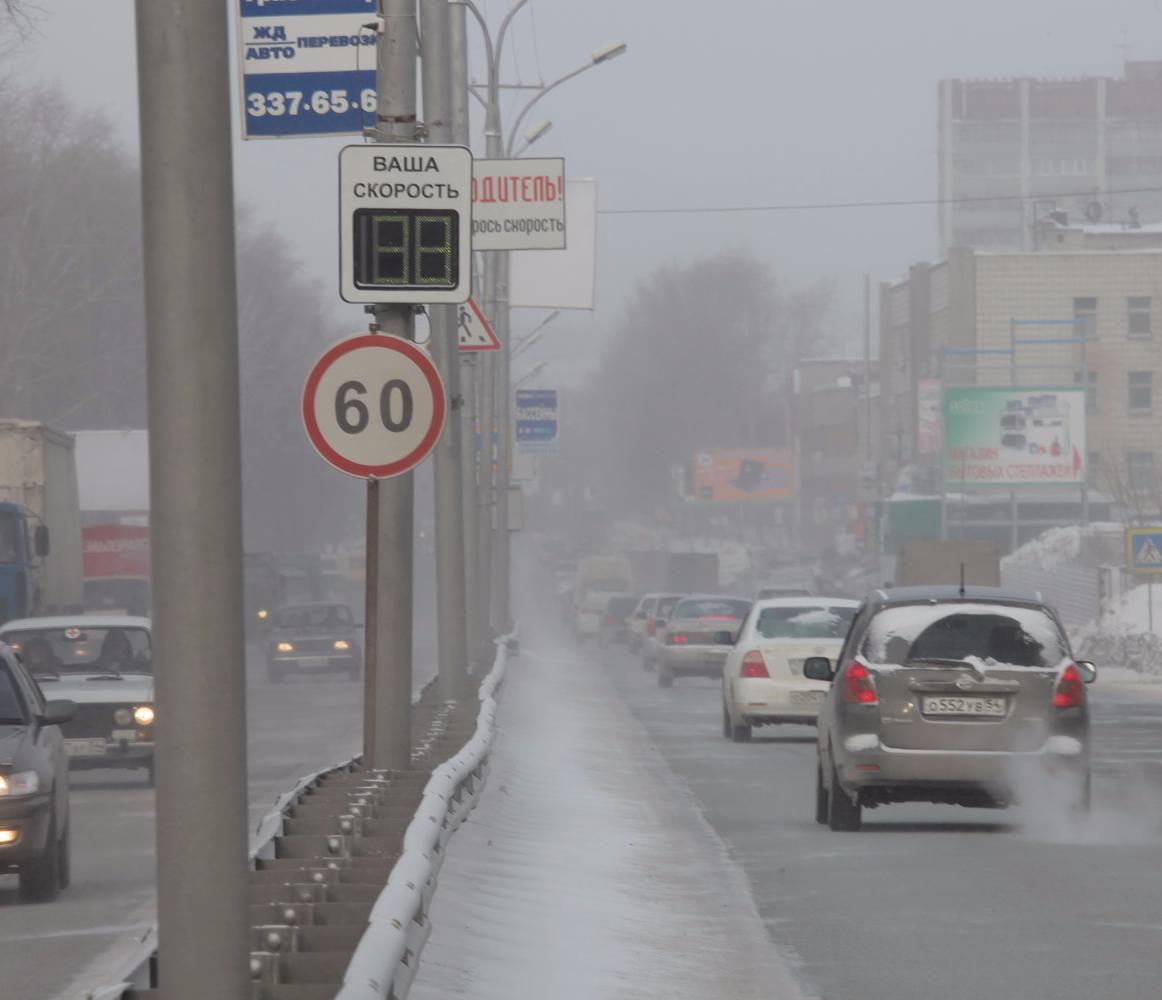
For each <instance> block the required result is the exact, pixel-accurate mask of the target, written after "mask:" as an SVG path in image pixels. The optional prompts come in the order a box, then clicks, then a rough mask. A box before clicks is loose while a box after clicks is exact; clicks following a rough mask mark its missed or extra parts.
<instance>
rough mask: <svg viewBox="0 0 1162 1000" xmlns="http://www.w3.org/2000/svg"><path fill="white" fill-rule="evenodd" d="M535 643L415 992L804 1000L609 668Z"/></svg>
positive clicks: (513, 685) (448, 872) (517, 670)
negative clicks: (619, 693)
mask: <svg viewBox="0 0 1162 1000" xmlns="http://www.w3.org/2000/svg"><path fill="white" fill-rule="evenodd" d="M523 647H524V648H523V651H522V654H521V657H520V659H519V660H517V661H516V662H515V663H513V664H512V666H511V667H510V669H509V673H508V679H507V681H506V691H505V699H504V704H503V705H502V707H501V712H500V717H499V732H498V738H497V742H496V744H495V748H494V750H493V756H492V772H491V775H490V777H489V782H488V786H487V788H486V789H485V791H484V794H483V796H482V798H481V800H480V802H479V803H478V804H477V807H476V810H475V811H474V812H473V813H472V815H471V817H470V819H469V821H468V822H467V823H466V824H465V826H464V827H463V828H462V829H461V831H460V832H459V833H458V834H457V836H456V837H455V838H454V839H453V840H452V841H451V843H450V845H449V851H448V858H447V861H446V862H445V864H444V867H443V868H442V869H441V872H440V891H439V892H438V893H437V894H436V897H435V902H434V904H433V906H432V926H433V931H432V936H431V939H430V940H429V942H428V945H427V948H426V950H425V952H424V961H423V963H422V964H421V966H420V970H419V974H418V976H417V979H416V982H415V985H414V986H413V987H412V991H411V994H410V997H411V1000H450V998H454V997H466V998H469V1000H516V998H529V1000H534V998H535V1000H542V998H543V1000H647V998H648V1000H653V998H657V997H665V998H666V1000H704V998H707V997H729V998H731V1000H760V998H761V1000H798V998H800V996H801V994H800V993H799V991H798V989H797V987H796V986H795V984H794V981H793V979H792V977H791V974H790V972H789V971H788V969H787V967H786V965H785V963H784V962H783V960H782V958H781V957H780V955H779V952H778V951H777V949H776V948H775V946H774V945H773V944H772V942H771V940H770V938H769V937H768V936H767V933H766V930H765V928H764V926H763V923H762V920H761V919H760V917H759V915H758V912H757V910H756V908H755V904H754V901H753V899H752V897H751V894H750V889H749V886H748V884H747V882H746V880H745V878H744V876H743V875H742V874H741V872H740V871H739V870H738V869H737V868H736V867H735V866H734V864H733V863H732V862H731V861H730V860H729V858H728V857H727V854H726V850H725V847H724V846H723V844H722V842H721V841H720V840H719V839H718V838H717V837H716V836H715V834H714V833H713V831H712V830H711V829H710V827H709V825H708V824H707V823H706V821H705V819H704V818H703V817H702V815H701V814H700V813H699V812H698V810H697V808H696V806H695V805H694V803H693V802H692V801H691V799H690V797H689V793H688V792H687V791H686V790H685V789H684V788H683V787H682V786H681V785H680V784H679V782H678V781H677V779H676V778H674V776H673V774H672V773H671V771H670V769H669V768H668V766H667V765H666V763H665V761H664V760H663V759H662V757H661V755H660V754H659V752H658V750H657V748H656V747H655V746H653V745H652V744H650V743H649V742H648V741H647V739H646V737H645V734H644V732H643V730H642V729H641V727H640V725H639V724H638V723H637V722H636V720H634V718H633V717H632V715H631V714H630V712H629V710H628V708H627V707H626V706H625V704H624V702H622V701H621V700H620V699H619V698H618V697H617V695H616V694H615V693H614V691H613V689H612V686H611V685H610V683H609V681H608V680H607V679H606V678H605V676H604V674H603V673H602V672H601V671H600V670H598V669H596V664H594V663H592V662H590V661H589V660H587V659H585V658H583V657H582V656H579V655H576V654H572V653H571V652H570V651H568V650H566V649H558V648H556V647H555V646H553V645H551V644H550V640H548V639H547V638H540V639H539V640H538V639H536V638H534V639H531V640H526V642H525V643H524V644H523Z"/></svg>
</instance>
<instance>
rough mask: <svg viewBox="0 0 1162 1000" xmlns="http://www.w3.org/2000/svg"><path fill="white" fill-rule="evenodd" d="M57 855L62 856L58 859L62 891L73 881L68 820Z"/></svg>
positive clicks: (58, 875)
mask: <svg viewBox="0 0 1162 1000" xmlns="http://www.w3.org/2000/svg"><path fill="white" fill-rule="evenodd" d="M57 853H58V854H59V855H60V857H59V858H58V859H57V884H58V885H59V886H60V887H61V888H62V889H67V888H68V887H69V883H70V882H72V880H73V864H72V850H71V847H70V845H69V824H68V820H65V832H64V833H62V834H61V836H60V840H58V841H57Z"/></svg>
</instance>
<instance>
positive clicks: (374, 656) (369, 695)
mask: <svg viewBox="0 0 1162 1000" xmlns="http://www.w3.org/2000/svg"><path fill="white" fill-rule="evenodd" d="M366 552H367V555H366V562H365V564H364V569H363V578H364V590H365V594H366V597H365V605H364V622H363V759H364V760H372V759H374V757H375V705H376V698H375V682H376V679H377V678H378V676H379V671H378V670H377V669H375V666H374V665H375V664H378V663H379V651H378V640H379V480H378V479H369V480H368V481H367V550H366Z"/></svg>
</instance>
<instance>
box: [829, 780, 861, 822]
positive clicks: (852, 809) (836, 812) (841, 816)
mask: <svg viewBox="0 0 1162 1000" xmlns="http://www.w3.org/2000/svg"><path fill="white" fill-rule="evenodd" d="M828 799H829V802H828V808H827V825H828V826H829V827H831V829H832V830H837V831H842V832H845V833H854V832H855V831H856V830H858V829H859V828H860V827H861V826H862V825H863V808H862V807H861V806H860V804H859V800H858V799H856V800H855V801H854V802H853V801H852V800H851V799H850V798H849V797H848V795H847V793H846V792H844V790H843V788H842V786H841V785H840V784H839V773H838V772H837V771H836V770H835V765H834V764H832V765H831V794H830V795H829V796H828Z"/></svg>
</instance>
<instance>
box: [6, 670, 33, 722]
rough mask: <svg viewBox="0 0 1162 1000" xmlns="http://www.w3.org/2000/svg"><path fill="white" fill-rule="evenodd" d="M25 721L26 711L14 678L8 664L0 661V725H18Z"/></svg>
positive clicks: (26, 718) (26, 719) (26, 717)
mask: <svg viewBox="0 0 1162 1000" xmlns="http://www.w3.org/2000/svg"><path fill="white" fill-rule="evenodd" d="M27 721H28V713H27V710H26V709H25V706H24V699H23V698H22V697H21V696H20V691H19V689H18V688H17V687H16V679H15V678H14V677H13V676H12V671H11V670H10V669H9V668H8V666H7V665H6V664H4V663H3V662H0V726H20V725H23V724H24V723H26V722H27Z"/></svg>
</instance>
